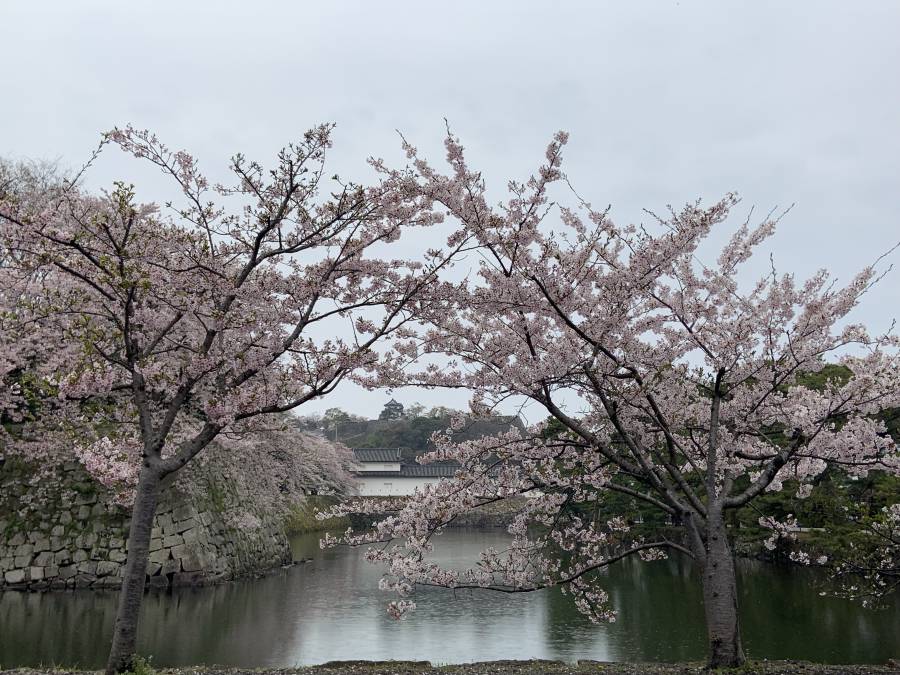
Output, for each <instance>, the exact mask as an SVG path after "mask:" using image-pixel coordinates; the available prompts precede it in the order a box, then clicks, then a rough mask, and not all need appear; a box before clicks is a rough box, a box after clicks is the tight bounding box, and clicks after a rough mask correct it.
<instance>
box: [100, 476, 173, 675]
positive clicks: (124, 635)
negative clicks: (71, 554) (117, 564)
mask: <svg viewBox="0 0 900 675" xmlns="http://www.w3.org/2000/svg"><path fill="white" fill-rule="evenodd" d="M160 481H161V476H160V472H159V470H158V469H156V468H155V467H152V466H150V465H149V464H148V463H146V462H145V463H144V465H143V466H142V467H141V473H140V477H139V479H138V484H137V490H136V493H135V498H134V508H133V509H132V512H131V530H130V532H129V535H128V559H127V561H126V563H125V573H124V575H123V577H122V590H121V591H120V593H119V607H118V610H117V612H116V623H115V627H114V629H113V640H112V647H111V648H110V652H109V660H108V661H107V664H106V673H107V675H113V674H114V673H121V672H124V671H127V670H130V669H131V667H132V665H133V660H134V655H135V651H136V649H137V629H138V618H139V615H140V609H141V600H142V599H143V594H144V584H145V582H146V578H147V561H148V558H149V554H150V534H151V532H152V529H153V518H154V516H155V515H156V505H157V503H158V501H159V493H160Z"/></svg>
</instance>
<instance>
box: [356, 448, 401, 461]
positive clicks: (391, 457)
mask: <svg viewBox="0 0 900 675" xmlns="http://www.w3.org/2000/svg"><path fill="white" fill-rule="evenodd" d="M353 454H354V455H355V456H356V461H357V462H399V461H400V449H399V448H356V449H355V450H354V451H353Z"/></svg>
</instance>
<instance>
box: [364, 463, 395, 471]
mask: <svg viewBox="0 0 900 675" xmlns="http://www.w3.org/2000/svg"><path fill="white" fill-rule="evenodd" d="M356 470H357V471H359V472H361V473H365V472H366V471H397V472H398V473H399V471H400V462H362V463H359V464H357V465H356Z"/></svg>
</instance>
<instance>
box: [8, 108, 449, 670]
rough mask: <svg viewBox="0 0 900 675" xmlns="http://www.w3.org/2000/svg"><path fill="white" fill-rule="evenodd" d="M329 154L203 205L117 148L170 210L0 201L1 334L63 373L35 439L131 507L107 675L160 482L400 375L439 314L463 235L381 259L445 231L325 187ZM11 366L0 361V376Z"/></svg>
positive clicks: (132, 203)
mask: <svg viewBox="0 0 900 675" xmlns="http://www.w3.org/2000/svg"><path fill="white" fill-rule="evenodd" d="M331 135H332V127H331V126H320V127H317V128H315V129H312V130H311V131H309V132H307V133H306V134H305V135H304V136H303V138H302V139H301V140H300V142H298V143H296V144H293V145H289V146H287V147H286V148H285V149H283V150H282V151H281V152H280V153H279V154H278V157H277V161H276V163H275V166H274V167H273V168H272V169H271V170H265V169H263V167H262V166H261V165H260V164H258V163H256V162H253V161H249V160H247V159H245V158H244V157H243V156H242V155H237V156H235V157H234V158H233V159H232V162H231V166H230V169H231V172H232V173H233V175H234V184H233V185H227V186H226V185H215V186H211V185H210V184H209V182H208V181H207V179H206V178H205V177H204V176H203V175H202V174H201V173H200V170H199V168H198V165H197V162H196V161H195V160H194V158H193V157H191V156H190V155H189V154H187V153H185V152H182V151H178V152H175V151H171V150H169V149H168V148H167V147H166V146H165V145H163V144H162V143H161V142H160V141H159V140H158V139H157V138H156V136H154V135H153V134H151V133H150V132H147V131H139V130H136V129H133V128H131V127H127V128H125V129H115V130H113V131H112V132H110V133H108V134H107V135H106V136H105V141H104V144H107V145H108V144H113V145H117V146H119V147H120V148H121V149H123V150H124V151H126V152H127V153H130V154H132V155H134V156H135V157H138V158H140V159H142V160H145V161H148V162H150V163H151V164H153V165H155V166H156V167H158V168H159V169H161V170H162V171H163V172H164V173H165V174H166V175H168V177H169V178H170V179H171V180H172V181H173V182H174V184H175V185H176V186H177V187H178V189H179V190H180V195H181V196H180V202H179V203H178V204H175V205H167V208H165V209H160V208H158V207H156V206H154V205H147V204H140V203H138V202H137V200H136V198H135V193H134V191H133V188H132V187H130V186H129V185H126V184H124V183H116V184H115V187H114V189H112V190H111V191H109V192H106V193H103V194H100V195H93V194H89V193H87V192H85V191H84V190H81V189H79V188H78V187H76V186H75V185H74V184H73V183H72V182H68V183H65V184H64V185H63V186H61V188H60V189H54V190H48V191H34V190H13V191H7V193H6V194H5V195H4V196H3V198H2V201H0V237H2V242H3V251H4V256H5V257H4V266H5V267H4V281H5V282H7V284H6V285H5V286H4V291H3V292H4V293H5V294H7V295H6V296H5V297H7V298H16V301H15V302H14V303H12V306H13V309H12V310H11V311H10V312H8V313H7V314H6V315H5V319H6V321H7V323H11V324H14V325H15V326H18V327H19V328H20V330H22V327H26V326H27V327H28V328H27V330H29V331H31V333H32V334H33V335H35V336H40V339H41V340H42V341H44V343H45V344H46V345H47V346H48V347H49V349H48V351H50V352H55V353H56V356H54V357H53V358H45V359H36V360H35V362H34V363H33V366H34V367H35V369H36V372H37V373H39V375H40V377H41V378H42V380H43V381H44V382H47V383H50V385H51V386H52V387H53V393H54V395H55V400H56V401H57V402H58V403H59V404H60V407H59V408H57V409H55V410H56V411H55V413H54V414H53V415H44V416H43V417H42V419H43V420H44V421H47V422H52V423H53V424H56V425H62V426H65V425H66V424H75V425H76V426H78V427H79V428H80V429H81V431H80V432H79V433H80V434H81V435H79V436H78V437H77V438H74V442H75V443H76V444H77V445H78V446H79V447H78V452H79V454H80V456H81V457H82V460H83V462H84V464H85V465H86V466H87V467H88V468H89V469H90V470H91V471H92V472H94V474H95V475H97V476H98V477H99V478H100V479H101V480H103V481H104V482H106V483H107V484H117V485H124V486H125V487H126V488H129V494H130V497H131V499H133V512H132V519H131V529H130V534H129V539H128V559H127V563H126V568H125V571H124V576H123V586H122V590H121V594H120V602H119V608H118V614H117V618H116V623H115V629H114V635H113V640H112V648H111V652H110V657H109V661H108V665H107V672H110V673H111V672H115V671H122V670H125V669H127V668H128V666H129V664H130V663H131V659H132V655H133V653H134V651H135V643H136V634H137V618H138V610H139V607H140V603H141V598H142V593H143V590H144V581H145V570H146V565H147V558H148V545H149V541H150V531H151V525H152V522H153V517H154V512H155V510H156V506H157V500H158V496H159V494H160V485H161V482H162V481H163V480H164V479H166V478H167V477H169V476H172V475H173V474H176V473H177V472H178V471H180V470H181V469H182V468H183V467H184V466H185V465H186V464H188V463H189V462H191V461H192V460H193V459H194V458H195V457H196V456H197V455H198V454H199V453H201V452H202V451H203V449H204V448H206V447H207V446H208V445H209V444H210V443H211V442H212V441H213V440H214V439H216V438H217V437H219V436H220V435H222V434H229V435H234V434H239V433H247V432H248V431H252V430H253V429H254V428H255V426H254V425H256V424H258V420H260V419H262V418H264V417H265V416H271V415H273V414H279V413H284V412H286V411H289V410H292V409H295V408H298V407H300V406H302V405H303V404H304V403H307V402H308V401H312V400H314V399H317V398H319V397H322V396H326V395H328V394H329V393H331V392H332V391H334V389H335V387H337V386H338V384H339V383H340V382H342V381H343V380H345V379H348V378H352V377H356V376H357V374H366V375H368V376H369V377H378V376H380V375H379V373H381V372H382V371H383V372H384V373H385V374H386V375H387V374H390V373H391V372H392V370H393V368H394V362H393V361H392V360H391V359H390V358H388V357H385V356H383V355H381V354H380V353H379V351H377V349H376V348H377V347H378V345H379V343H380V342H381V341H382V340H383V339H384V338H385V337H386V336H388V335H403V334H404V331H407V330H408V327H407V324H408V323H409V322H410V320H411V316H412V314H413V312H414V311H415V312H419V311H421V310H422V309H424V308H426V307H427V306H428V305H429V304H431V303H433V302H436V301H437V300H438V299H439V297H440V295H441V294H442V293H443V292H444V291H443V290H442V289H444V284H443V283H439V282H438V281H437V277H438V274H439V273H440V272H441V270H442V269H443V268H445V267H446V266H448V265H449V264H450V263H451V259H452V257H453V255H454V254H455V253H456V252H458V251H459V250H460V249H462V248H463V247H464V246H465V244H466V242H465V238H466V236H467V235H466V234H465V233H463V234H462V235H460V236H456V237H455V238H454V239H453V240H452V241H451V243H450V244H448V246H447V247H446V248H445V249H438V248H435V249H430V250H428V251H425V252H423V254H422V255H421V256H420V257H419V258H418V259H415V260H404V259H390V258H387V257H385V255H386V254H387V253H389V252H390V251H391V243H392V242H395V241H396V240H397V239H398V238H399V237H400V236H401V233H402V232H404V231H405V230H406V229H407V228H410V227H428V226H432V225H434V224H435V222H436V221H437V219H436V218H435V217H433V215H432V214H431V213H430V212H429V211H428V210H427V209H422V208H421V204H422V200H421V199H420V198H419V197H418V196H417V195H416V194H414V193H405V192H403V191H402V190H401V188H403V187H404V186H403V185H397V184H395V183H396V181H394V180H393V179H391V178H390V177H386V178H385V180H382V181H380V182H379V183H378V184H376V185H374V186H372V187H362V186H358V185H354V184H344V183H342V182H341V181H340V179H338V178H337V177H336V176H335V177H334V179H333V180H332V181H331V182H329V181H328V178H327V176H326V175H325V163H324V162H325V154H326V151H327V149H328V148H329V147H330V145H331ZM14 350H15V346H14V345H11V344H7V343H6V342H4V344H3V350H2V354H3V356H2V358H0V363H4V364H5V363H7V362H10V363H11V362H12V361H15V360H16V359H17V358H18V357H17V356H15V355H14V354H13V351H14ZM14 356H15V358H14ZM45 356H46V354H45ZM3 359H6V361H3ZM3 367H4V368H5V369H6V370H7V372H9V370H10V368H9V367H8V366H7V365H4V366H3ZM89 401H90V402H94V405H86V402H89ZM23 445H27V444H23ZM244 455H246V453H244V454H243V455H241V458H243V459H242V460H241V461H246V457H245V456H244ZM247 468H250V467H245V470H246V469H247Z"/></svg>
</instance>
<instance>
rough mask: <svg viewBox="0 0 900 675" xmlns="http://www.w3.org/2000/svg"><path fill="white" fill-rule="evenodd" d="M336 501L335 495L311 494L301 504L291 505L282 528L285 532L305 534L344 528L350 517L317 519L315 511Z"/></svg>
mask: <svg viewBox="0 0 900 675" xmlns="http://www.w3.org/2000/svg"><path fill="white" fill-rule="evenodd" d="M337 502H338V499H337V498H336V497H324V496H315V495H314V496H311V497H307V498H306V501H305V502H303V503H301V504H296V505H295V506H293V507H291V510H290V513H288V515H287V518H286V519H285V524H284V529H285V532H287V534H289V535H291V534H307V533H309V532H322V531H323V530H345V529H347V528H348V527H349V526H350V519H349V518H347V517H343V518H329V519H328V520H317V519H316V511H318V510H321V509H325V508H328V507H329V506H332V505H334V504H336V503H337Z"/></svg>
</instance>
